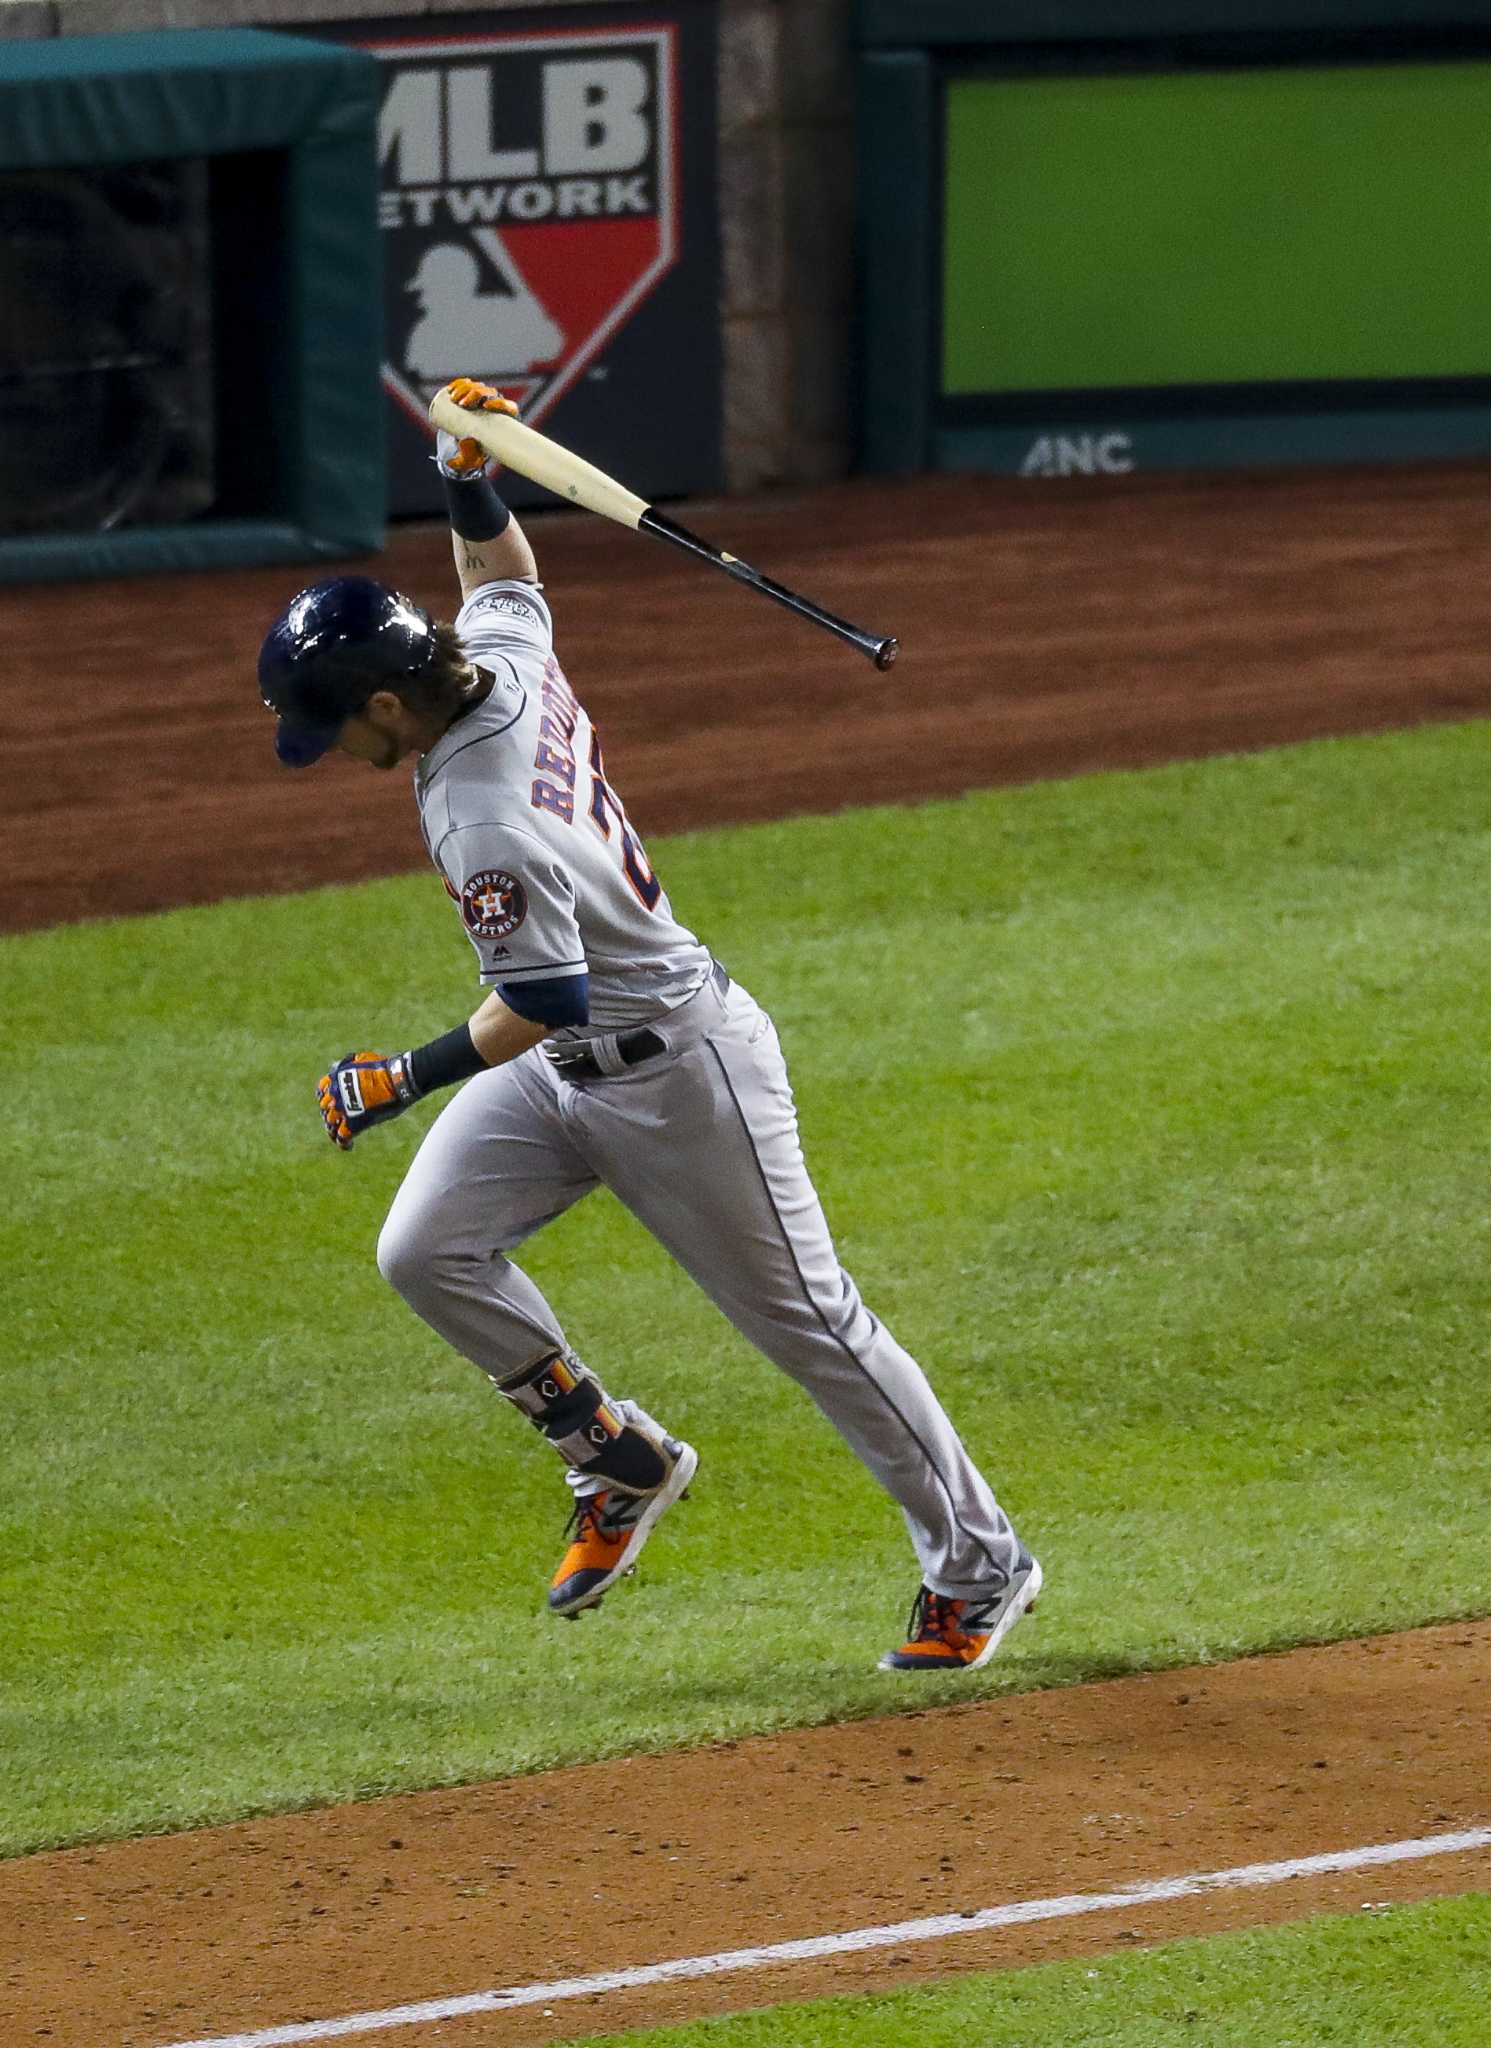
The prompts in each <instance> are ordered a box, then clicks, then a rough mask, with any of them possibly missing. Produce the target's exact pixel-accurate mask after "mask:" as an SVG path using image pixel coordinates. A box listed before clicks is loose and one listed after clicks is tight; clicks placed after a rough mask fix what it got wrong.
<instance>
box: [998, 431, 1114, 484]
mask: <svg viewBox="0 0 1491 2048" xmlns="http://www.w3.org/2000/svg"><path fill="white" fill-rule="evenodd" d="M1133 467H1134V444H1133V442H1132V441H1131V440H1130V439H1129V437H1128V435H1127V434H1042V435H1041V436H1040V438H1039V439H1038V440H1036V441H1033V442H1032V443H1031V445H1030V449H1029V451H1028V453H1027V454H1026V457H1025V460H1024V461H1023V462H1022V463H1021V464H1020V474H1021V476H1127V475H1128V473H1129V471H1130V470H1131V469H1132V468H1133Z"/></svg>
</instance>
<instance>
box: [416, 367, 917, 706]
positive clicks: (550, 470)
mask: <svg viewBox="0 0 1491 2048" xmlns="http://www.w3.org/2000/svg"><path fill="white" fill-rule="evenodd" d="M430 418H431V419H432V420H433V421H434V422H435V425H436V426H437V427H444V429H445V431H446V432H447V433H448V434H455V435H456V436H457V437H458V438H459V439H461V440H471V441H479V442H480V443H481V445H482V447H483V448H485V449H486V451H487V453H488V454H489V455H490V456H492V457H493V459H494V460H495V461H497V462H500V463H501V464H502V465H503V467H504V468H506V469H515V470H516V471H517V472H518V474H519V476H526V477H529V478H531V479H532V481H533V482H534V483H536V484H542V485H543V487H544V489H545V490H548V491H552V492H553V493H554V495H555V496H556V497H557V498H564V499H567V500H568V502H569V503H570V504H571V505H583V506H584V507H585V509H586V511H587V512H599V513H600V515H601V517H602V518H603V519H614V520H616V521H617V522H618V524H620V525H622V526H630V527H631V528H633V529H634V531H636V532H638V533H650V534H652V535H654V536H655V538H656V539H658V540H665V541H667V542H668V543H669V544H670V545H671V546H673V547H676V548H682V549H684V551H685V552H686V553H688V554H691V555H694V556H697V558H698V559H699V560H700V561H701V562H709V563H711V564H712V565H713V567H715V568H716V569H723V570H724V572H725V574H726V575H727V576H733V577H734V578H735V581H736V582H737V583H743V584H744V585H745V587H746V588H747V589H748V590H759V591H760V593H761V595H762V596H763V597H769V598H770V599H771V600H772V602H773V603H775V604H780V605H785V606H786V608H787V610H788V611H789V612H796V613H797V616H798V617H799V618H800V619H807V620H808V621H810V623H811V624H813V625H815V626H822V627H823V629H824V631H825V632H828V633H832V634H834V635H835V636H836V637H837V638H838V639H840V640H845V641H847V642H848V643H849V645H850V646H851V647H854V648H857V649H858V650H859V652H860V653H861V654H862V655H864V656H865V658H866V660H867V661H872V662H873V663H874V664H875V666H876V668H878V669H887V668H889V667H890V665H891V663H892V662H893V661H894V660H895V658H896V655H897V654H898V653H899V652H900V644H901V643H900V642H899V641H898V640H894V639H890V638H888V637H886V636H884V635H882V634H879V633H870V632H867V631H866V630H865V628H864V627H863V626H853V625H851V624H850V623H849V621H848V620H847V619H840V618H837V617H835V615H834V614H833V613H832V612H828V611H825V610H824V609H823V607H822V605H820V604H814V603H813V601H812V599H811V598H807V597H800V596H799V595H798V593H797V592H796V591H795V590H788V589H787V587H786V585H785V584H782V583H775V582H773V580H772V579H771V577H770V576H763V575H762V574H761V572H760V570H759V569H753V568H752V567H751V565H750V563H749V562H742V561H741V560H740V558H739V556H738V555H730V554H726V552H725V550H724V549H723V548H717V547H714V546H712V545H711V543H710V542H709V541H707V540H701V539H700V538H699V536H698V535H697V534H696V533H690V532H689V530H688V528H687V527H686V526H680V525H679V524H678V522H677V520H674V519H670V518H669V517H668V516H667V514H666V513H665V512H658V511H655V510H654V509H653V507H652V506H651V505H648V504H646V503H645V502H644V500H643V499H641V498H639V497H638V496H637V494H636V492H635V491H629V490H628V489H627V488H626V486H625V485H624V484H619V483H618V482H617V481H616V479H615V477H613V476H607V475H606V472H605V471H604V470H603V469H597V468H596V467H595V464H594V463H592V462H586V461H585V460H584V459H583V458H582V457H581V456H578V455H575V454H572V453H571V451H570V450H569V449H568V448H562V447H561V446H560V445H559V443H558V442H557V441H551V440H550V439H549V437H548V435H547V434H538V433H535V432H534V430H533V428H532V427H525V426H524V425H523V424H522V422H521V421H520V420H515V419H514V418H513V417H512V415H511V413H505V412H468V411H467V410H466V409H465V407H464V406H460V405H457V404H456V402H455V400H454V399H453V398H451V397H450V396H449V395H448V394H447V393H446V392H445V391H437V392H436V393H435V396H434V397H433V399H431V401H430Z"/></svg>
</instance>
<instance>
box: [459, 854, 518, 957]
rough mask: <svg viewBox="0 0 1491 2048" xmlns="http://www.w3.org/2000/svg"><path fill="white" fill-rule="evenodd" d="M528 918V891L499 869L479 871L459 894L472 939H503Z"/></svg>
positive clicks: (516, 880)
mask: <svg viewBox="0 0 1491 2048" xmlns="http://www.w3.org/2000/svg"><path fill="white" fill-rule="evenodd" d="M527 915H528V894H527V891H526V890H525V889H524V887H523V884H522V883H521V882H520V881H519V880H518V878H517V876H516V875H509V874H505V873H504V872H503V870H502V869H501V868H482V869H481V870H480V871H479V872H478V873H477V874H474V875H473V876H472V877H471V879H470V881H469V882H467V884H466V886H465V888H463V889H462V891H461V916H462V917H463V918H464V920H465V923H466V929H467V931H469V932H470V933H471V935H472V936H473V938H478V939H505V938H506V937H507V936H508V934H509V933H510V932H515V931H516V930H517V929H518V926H519V925H520V924H521V923H522V922H523V920H524V918H525V917H526V916H527ZM503 950H504V951H505V950H506V948H504V949H503Z"/></svg>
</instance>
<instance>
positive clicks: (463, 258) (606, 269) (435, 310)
mask: <svg viewBox="0 0 1491 2048" xmlns="http://www.w3.org/2000/svg"><path fill="white" fill-rule="evenodd" d="M565 12H566V15H567V16H568V18H569V19H570V20H573V19H574V18H575V17H574V15H573V14H570V12H569V10H566V11H565ZM608 13H609V17H610V18H609V19H604V18H602V19H598V20H595V21H594V22H593V25H591V26H586V27H579V28H575V27H570V26H567V25H566V26H558V25H556V26H553V27H548V26H544V27H539V28H522V29H504V30H502V31H500V32H492V33H487V34H471V33H469V32H463V33H460V34H444V35H441V34H433V33H430V32H429V30H428V27H427V26H426V27H424V32H422V33H421V32H420V25H415V24H411V25H410V27H411V33H408V34H403V33H395V34H393V35H388V34H387V33H381V34H377V35H374V34H371V33H370V34H368V35H366V36H364V35H362V34H358V35H357V37H356V40H358V41H359V42H362V43H363V44H364V46H365V47H366V48H368V49H370V50H372V51H373V52H374V53H375V54H376V55H377V56H378V57H380V58H381V59H382V61H383V63H384V65H385V67H386V83H385V86H384V93H383V103H382V113H381V116H380V120H379V135H378V148H379V157H380V162H381V179H380V195H379V221H380V225H381V228H382V233H383V241H384V248H385V276H386V329H387V336H388V346H387V357H386V360H385V363H384V372H383V375H384V383H385V385H386V387H387V389H388V392H389V395H390V397H391V398H392V399H393V401H394V403H395V405H396V407H397V408H398V410H399V412H400V413H401V414H402V416H403V418H404V419H405V420H406V421H407V423H408V426H409V427H410V428H412V429H414V430H416V431H417V434H418V435H419V436H420V437H421V440H420V443H419V445H420V446H421V447H422V448H423V455H424V456H427V455H428V453H429V448H428V440H429V438H430V432H431V430H430V428H429V426H428V418H427V412H428V406H429V401H430V398H431V396H432V395H433V393H434V391H435V390H436V389H437V388H438V387H439V386H440V385H441V384H443V383H445V382H447V381H448V380H449V379H450V378H451V377H454V376H460V375H465V376H474V377H481V378H484V379H486V380H487V381H488V382H491V383H495V384H499V385H501V387H502V388H503V390H504V391H506V392H508V393H509V394H510V395H511V396H512V397H514V398H516V399H517V400H518V401H519V403H520V404H521V406H522V409H523V417H524V418H525V419H526V420H527V421H528V422H529V424H530V425H534V426H539V425H542V424H543V422H544V421H545V420H546V418H548V416H549V415H550V414H552V413H553V412H554V411H555V409H556V407H558V406H559V405H560V403H561V401H562V400H564V399H565V398H566V396H567V395H569V394H572V393H575V392H576V391H577V389H578V390H581V391H583V388H584V384H585V382H586V380H587V379H589V380H596V379H609V378H610V377H611V375H612V366H610V365H608V363H607V360H606V359H607V358H608V355H609V354H610V352H611V351H612V349H613V345H614V344H616V343H617V342H618V340H619V339H620V338H621V337H623V336H625V335H627V334H628V330H630V329H631V328H632V324H633V322H634V321H635V320H636V318H637V316H638V314H639V313H640V312H642V310H643V309H644V308H646V307H648V306H649V304H650V303H653V304H655V302H656V295H657V294H658V293H659V289H660V287H662V286H663V285H664V283H665V281H666V280H668V279H670V276H671V274H672V273H674V272H675V270H676V268H677V267H678V266H679V264H680V261H681V259H682V257H683V255H684V253H685V247H686V243H687V241H688V240H689V236H688V235H687V234H686V232H685V208H684V206H683V202H682V189H683V188H682V176H681V158H682V154H683V150H682V143H683V139H684V138H683V129H684V126H685V121H684V107H683V93H682V85H681V77H682V70H683V67H682V65H681V61H680V55H681V53H680V44H681V42H682V41H683V38H684V30H683V27H682V24H681V23H680V21H678V20H677V19H673V20H669V19H665V18H662V17H663V16H664V15H665V14H666V9H660V10H658V12H657V13H656V14H649V16H648V17H647V19H646V20H645V21H643V20H637V21H635V22H630V21H628V19H627V16H626V14H625V13H624V11H623V10H620V9H614V10H608ZM708 55H709V57H710V58H711V59H712V55H713V52H712V48H711V50H710V51H709V53H708ZM696 62H697V58H696ZM712 69H713V66H712V62H711V63H710V65H709V71H710V74H711V79H712ZM711 90H712V88H711ZM707 118H708V120H709V122H710V123H711V126H710V131H709V136H710V147H709V155H708V162H707V163H702V164H700V163H698V162H697V161H696V162H693V163H691V165H690V175H691V178H693V177H694V175H695V173H696V171H697V174H698V179H699V182H700V183H701V185H702V186H703V187H705V188H707V189H706V190H705V192H704V193H703V195H702V196H703V197H704V199H705V202H706V203H707V204H710V205H712V203H713V147H712V133H713V131H712V119H713V110H712V104H710V105H709V106H708V110H707ZM696 125H697V122H696ZM692 139H693V138H691V140H692ZM692 154H693V156H694V158H695V159H696V160H697V158H698V157H699V156H700V155H701V154H702V147H701V146H700V145H699V144H697V143H696V144H695V147H694V149H693V152H692ZM695 239H699V240H703V241H705V242H707V243H709V244H710V245H711V246H710V247H709V248H708V249H706V250H705V251H704V252H703V254H704V257H705V260H706V267H707V268H708V270H709V275H708V277H707V279H706V280H705V285H704V289H703V291H702V293H701V292H698V291H697V290H692V291H691V290H688V289H686V290H685V291H683V292H681V293H678V292H675V294H674V299H673V301H672V302H671V303H670V307H669V310H668V312H667V314H666V320H667V323H668V332H667V343H665V346H664V348H663V349H661V350H660V349H658V348H657V345H656V340H655V341H654V347H653V353H654V355H656V356H660V357H663V358H666V357H667V356H672V357H673V358H674V360H673V362H672V364H671V365H670V364H668V363H667V362H666V360H663V361H662V364H661V368H662V378H661V381H659V366H658V364H657V363H656V362H655V363H654V364H653V366H652V368H651V371H650V373H649V371H648V368H647V367H646V365H645V364H644V362H643V351H642V347H641V345H640V344H636V345H635V346H633V347H632V349H631V353H630V357H629V359H628V362H629V367H627V366H626V365H623V366H622V367H623V368H626V369H627V374H626V376H625V377H624V378H622V377H621V376H620V372H619V371H618V382H621V383H623V384H624V385H625V386H626V388H625V389H624V390H615V391H614V392H613V394H612V396H613V406H614V405H615V404H621V403H632V404H634V405H635V404H637V403H639V402H640V403H642V404H644V405H645V404H648V403H655V404H656V405H657V406H658V408H659V409H661V406H662V405H663V404H664V403H665V402H666V398H667V390H668V378H669V375H670V374H671V375H672V376H673V377H674V378H678V377H679V359H680V358H682V359H684V361H685V362H687V361H688V360H689V359H690V358H692V360H693V361H694V362H698V361H699V360H701V359H702V360H703V361H704V362H705V363H706V364H708V363H710V362H712V361H713V360H714V357H715V353H716V350H717V344H715V345H713V346H710V345H704V346H703V347H702V349H701V347H700V345H699V343H698V341H697V339H695V338H693V337H691V336H689V335H687V334H681V335H680V334H679V333H678V332H677V325H676V323H677V320H678V318H679V314H680V309H682V308H683V306H684V301H685V300H691V299H692V298H698V299H699V300H700V301H701V303H702V304H703V305H704V306H705V307H706V308H707V309H708V314H709V317H710V319H711V321H712V319H713V305H714V297H715V294H714V270H713V263H712V254H713V251H712V234H710V235H704V236H702V237H696V238H695ZM684 317H685V318H686V319H688V318H693V317H695V315H694V314H692V313H689V312H685V315H684ZM668 344H671V345H668ZM639 379H640V382H639V381H638V380H639ZM688 381H689V373H688V371H687V370H686V369H685V370H684V372H683V374H682V383H683V385H684V387H685V395H686V387H687V385H688ZM650 385H656V386H657V392H656V399H655V400H653V394H652V391H651V389H649V388H648V387H649V386H650ZM710 403H711V406H712V407H713V409H714V410H715V411H716V412H717V408H718V393H717V392H715V393H714V394H712V396H711V400H710ZM696 435H697V429H696ZM714 440H715V442H716V444H717V440H718V430H717V426H716V428H715V431H714ZM401 450H402V453H403V455H404V456H405V458H406V459H405V461H404V465H403V467H404V470H405V473H406V476H408V478H409V479H410V482H411V485H413V486H415V487H417V488H418V489H419V490H421V491H422V492H424V493H426V494H427V485H428V479H427V478H425V479H417V478H415V477H414V473H413V469H412V468H411V466H410V464H409V462H408V460H407V457H408V455H409V453H410V452H411V444H410V440H409V437H408V436H407V435H405V436H401V437H400V440H399V442H397V443H396V445H395V448H394V456H395V487H396V493H397V488H398V481H399V478H398V471H399V466H400V464H399V458H400V453H401ZM584 452H585V453H587V454H589V455H590V456H591V457H592V459H595V460H603V459H604V454H603V452H602V451H600V450H598V449H597V447H596V446H595V445H594V441H593V436H592V437H591V442H590V445H586V446H585V447H584ZM421 459H422V458H421ZM406 495H407V494H406ZM395 509H400V508H399V507H398V505H397V504H396V506H395ZM405 509H407V507H406V508H405Z"/></svg>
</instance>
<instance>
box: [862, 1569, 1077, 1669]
mask: <svg viewBox="0 0 1491 2048" xmlns="http://www.w3.org/2000/svg"><path fill="white" fill-rule="evenodd" d="M1040 1590H1041V1568H1040V1566H1039V1565H1038V1564H1037V1563H1036V1561H1035V1559H1034V1558H1033V1557H1032V1556H1031V1555H1030V1552H1029V1551H1028V1550H1023V1549H1022V1550H1021V1552H1020V1555H1019V1558H1018V1560H1017V1562H1016V1564H1015V1569H1014V1570H1013V1572H1011V1574H1010V1577H1009V1580H1008V1583H1007V1584H1006V1585H1004V1586H1003V1587H1001V1589H1000V1590H999V1591H998V1592H997V1593H989V1594H985V1595H984V1596H982V1597H981V1598H979V1599H977V1600H951V1599H949V1598H948V1597H947V1596H946V1595H945V1594H943V1593H934V1592H933V1591H932V1589H931V1587H930V1586H923V1587H922V1589H921V1591H920V1592H919V1593H918V1594H917V1596H916V1604H915V1605H914V1606H913V1607H912V1610H911V1620H910V1622H909V1623H908V1625H907V1638H908V1640H907V1641H906V1642H904V1643H902V1645H901V1647H900V1649H899V1650H887V1651H886V1653H885V1655H884V1656H883V1657H882V1658H881V1659H880V1669H881V1670H882V1671H977V1669H978V1667H979V1666H980V1664H987V1663H988V1661H989V1659H990V1658H991V1657H992V1656H993V1654H994V1652H995V1651H996V1650H997V1649H998V1648H999V1645H1000V1644H1001V1643H1002V1642H1003V1641H1004V1638H1005V1637H1006V1636H1007V1635H1008V1634H1009V1632H1010V1630H1011V1629H1012V1628H1013V1627H1014V1625H1015V1623H1016V1622H1017V1621H1018V1620H1019V1619H1020V1616H1021V1615H1022V1614H1029V1613H1030V1611H1031V1609H1032V1608H1033V1607H1034V1606H1035V1602H1036V1595H1037V1594H1038V1593H1039V1592H1040Z"/></svg>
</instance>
